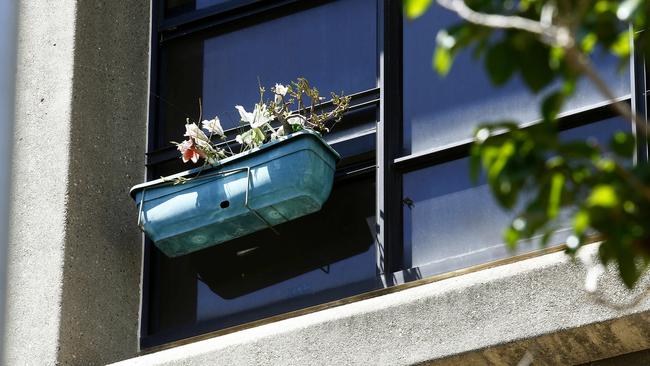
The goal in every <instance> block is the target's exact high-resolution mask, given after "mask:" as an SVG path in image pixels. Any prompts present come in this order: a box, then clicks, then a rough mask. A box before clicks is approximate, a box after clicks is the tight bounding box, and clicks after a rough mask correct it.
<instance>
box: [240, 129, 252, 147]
mask: <svg viewBox="0 0 650 366" xmlns="http://www.w3.org/2000/svg"><path fill="white" fill-rule="evenodd" d="M252 131H253V130H248V131H246V132H244V133H243V134H241V135H237V136H235V141H237V142H238V143H240V144H242V145H245V146H250V147H255V144H254V142H255V141H254V139H253V137H254V136H253V132H252Z"/></svg>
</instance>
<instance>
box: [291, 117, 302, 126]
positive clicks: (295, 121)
mask: <svg viewBox="0 0 650 366" xmlns="http://www.w3.org/2000/svg"><path fill="white" fill-rule="evenodd" d="M287 123H289V124H290V125H300V126H302V125H303V119H302V118H301V117H297V116H294V117H289V118H288V119H287Z"/></svg>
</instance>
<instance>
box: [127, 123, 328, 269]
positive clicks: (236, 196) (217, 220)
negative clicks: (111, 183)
mask: <svg viewBox="0 0 650 366" xmlns="http://www.w3.org/2000/svg"><path fill="white" fill-rule="evenodd" d="M339 159H340V156H339V154H338V153H337V152H336V151H334V150H333V149H332V148H331V147H330V146H329V145H328V144H327V143H325V142H324V141H323V140H322V139H321V138H320V136H319V135H318V134H316V133H313V132H310V131H300V132H297V133H294V134H292V135H290V136H287V138H286V139H284V140H281V141H276V142H271V143H268V144H265V145H263V146H261V147H259V148H256V149H253V150H251V151H249V152H246V153H243V154H240V155H237V156H233V157H230V158H227V159H224V160H221V161H220V162H219V163H218V164H216V165H214V166H209V167H206V168H196V169H192V170H188V171H186V172H183V173H180V174H176V175H173V176H170V177H165V178H164V179H158V180H155V181H152V182H148V183H143V184H139V185H137V186H135V187H133V188H132V189H131V196H132V197H133V199H134V200H135V202H136V204H137V205H138V212H139V219H138V222H139V224H140V226H141V227H142V229H143V230H144V232H145V233H146V234H147V236H148V237H149V238H150V239H151V240H152V241H153V242H154V244H155V245H156V246H157V247H158V248H160V250H161V251H162V252H163V253H165V254H166V255H168V256H170V257H177V256H180V255H184V254H188V253H191V252H194V251H197V250H201V249H203V248H207V247H210V246H213V245H218V244H221V245H224V244H223V243H225V242H227V241H229V240H231V239H235V238H238V237H241V236H244V235H247V234H250V233H253V232H256V231H259V230H263V229H266V228H272V227H273V226H275V225H278V224H281V223H284V222H287V221H290V220H293V219H296V218H298V217H301V216H304V215H307V214H310V213H313V212H316V211H318V210H320V208H321V206H322V205H323V203H324V202H325V201H326V200H327V197H328V196H329V194H330V191H331V190H332V183H333V180H334V172H335V167H336V162H337V161H338V160H339ZM181 177H183V178H192V179H191V180H190V181H189V182H186V183H184V184H177V185H173V184H172V183H171V180H173V179H175V178H181ZM247 188H248V189H247Z"/></svg>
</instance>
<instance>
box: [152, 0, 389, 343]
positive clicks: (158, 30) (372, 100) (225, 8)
mask: <svg viewBox="0 0 650 366" xmlns="http://www.w3.org/2000/svg"><path fill="white" fill-rule="evenodd" d="M333 1H343V0H312V1H309V2H306V1H300V0H231V1H230V2H228V3H226V4H219V5H215V6H211V7H209V8H206V9H202V10H200V11H193V12H190V13H187V14H180V15H177V16H174V17H172V18H169V19H165V18H164V16H163V15H164V12H165V7H164V0H152V7H151V8H152V22H151V26H152V29H151V32H152V37H151V39H152V45H151V51H150V52H151V63H150V75H152V77H151V78H150V79H151V80H150V96H149V118H148V125H149V126H150V128H149V129H148V142H149V143H148V146H147V162H146V167H147V180H151V179H154V178H155V177H154V176H153V175H152V169H149V168H150V167H152V166H155V165H158V164H160V163H163V162H165V161H169V160H171V159H169V156H170V153H174V152H175V151H174V149H173V147H172V148H162V149H161V148H158V149H156V143H155V142H156V140H157V139H156V134H157V133H158V131H159V129H158V128H157V118H158V116H157V114H158V108H159V105H158V103H160V101H159V100H158V98H157V94H158V91H159V87H160V85H159V84H160V79H161V76H162V75H161V74H160V72H159V71H160V67H159V66H160V62H159V59H160V51H159V48H160V47H161V46H162V45H163V44H164V43H165V42H167V41H169V40H173V39H174V40H175V39H180V38H182V37H186V36H190V35H197V34H201V32H210V31H212V30H213V29H214V28H215V27H236V28H238V29H239V28H245V27H248V26H251V25H254V24H257V23H259V22H260V21H265V20H268V19H275V18H278V17H280V16H287V15H290V14H294V13H297V12H300V11H304V10H307V9H310V8H314V7H317V6H320V5H323V4H326V3H329V2H333ZM376 1H377V4H378V12H379V11H380V10H379V9H381V2H382V1H383V0H376ZM260 17H261V18H260ZM378 27H380V28H381V27H383V25H381V24H379V23H378ZM377 34H378V37H379V36H380V33H379V29H378V33H377ZM379 47H380V45H377V49H378V52H379ZM379 86H380V85H379ZM379 86H378V87H375V88H373V89H369V90H365V91H361V92H358V93H355V94H353V95H352V101H351V107H350V109H351V110H360V109H363V108H372V107H374V108H375V110H376V111H378V110H380V104H381V95H380V88H379ZM377 114H378V113H377ZM377 118H379V116H377ZM233 131H234V130H233ZM376 134H377V132H376V131H375V132H374V135H376ZM358 137H363V136H354V138H358ZM364 138H365V137H364ZM374 155H375V156H373V157H372V159H371V158H370V157H363V156H362V157H361V160H360V161H359V160H355V161H353V162H351V163H350V164H348V165H346V166H345V169H344V170H342V171H340V172H337V176H336V178H335V179H336V181H335V184H338V183H340V182H342V181H344V180H348V179H354V178H356V177H359V176H364V175H367V174H372V173H376V170H377V166H376V164H377V163H378V161H377V159H376V153H375V154H374ZM364 159H365V160H364ZM370 159H371V160H372V161H371V160H370ZM377 178H378V177H377ZM377 186H379V183H378V182H377ZM152 247H153V244H152V243H151V242H150V241H149V240H145V250H144V258H143V261H144V263H143V288H142V292H143V296H142V312H141V323H140V347H141V348H142V349H150V348H154V347H159V346H161V345H164V344H166V343H169V342H175V341H172V340H170V335H169V334H165V333H166V332H162V333H154V334H150V333H149V329H150V325H151V324H152V321H155V320H154V319H155V318H157V316H158V314H156V312H155V308H152V307H151V306H152V301H154V300H153V299H154V298H156V297H157V296H159V295H158V294H154V293H152V291H153V288H152V286H151V284H150V282H151V280H150V275H151V273H152V272H151V271H152V269H153V267H152V266H154V265H155V264H154V263H152V261H153V259H152V255H151V251H152ZM382 257H383V256H382ZM378 280H379V274H378ZM190 328H191V329H190ZM194 328H197V326H192V327H188V329H185V330H179V334H175V335H174V336H173V337H171V338H181V339H183V338H186V337H187V336H194V334H192V333H196V330H195V329H194ZM206 332H207V333H210V332H211V331H210V330H209V329H208V330H206Z"/></svg>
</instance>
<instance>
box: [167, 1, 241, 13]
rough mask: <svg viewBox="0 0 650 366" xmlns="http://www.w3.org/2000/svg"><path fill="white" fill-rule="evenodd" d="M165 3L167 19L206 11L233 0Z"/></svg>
mask: <svg viewBox="0 0 650 366" xmlns="http://www.w3.org/2000/svg"><path fill="white" fill-rule="evenodd" d="M163 1H164V2H165V17H173V16H174V15H179V14H183V13H187V12H191V11H193V10H199V9H205V8H208V7H210V6H213V5H218V4H223V3H227V2H231V1H232V0H163Z"/></svg>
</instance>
